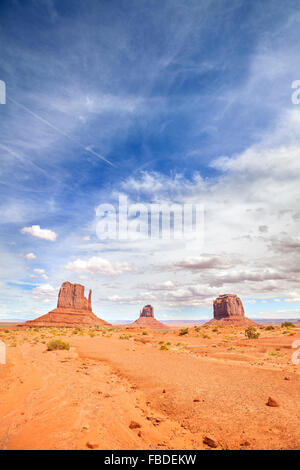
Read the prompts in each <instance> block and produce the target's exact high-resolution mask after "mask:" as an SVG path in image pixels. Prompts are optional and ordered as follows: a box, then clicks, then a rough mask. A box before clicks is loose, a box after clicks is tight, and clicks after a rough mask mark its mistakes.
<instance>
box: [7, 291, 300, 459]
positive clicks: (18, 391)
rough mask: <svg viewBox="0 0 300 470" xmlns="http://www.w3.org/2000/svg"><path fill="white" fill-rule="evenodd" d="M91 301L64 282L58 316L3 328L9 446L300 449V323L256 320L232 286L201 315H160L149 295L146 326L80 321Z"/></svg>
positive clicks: (143, 316) (143, 313)
mask: <svg viewBox="0 0 300 470" xmlns="http://www.w3.org/2000/svg"><path fill="white" fill-rule="evenodd" d="M78 292H79V294H78ZM85 300H86V299H85V297H84V288H83V286H81V287H78V285H72V284H71V283H63V285H62V288H61V290H60V294H59V298H58V305H60V307H58V308H60V309H61V310H60V313H57V311H56V316H55V317H54V318H53V324H51V322H50V323H48V324H47V322H45V323H44V326H41V320H40V319H37V320H36V321H32V322H28V323H25V324H20V325H18V326H7V325H6V326H5V327H4V328H2V329H1V330H0V339H1V340H2V341H4V342H5V344H6V346H7V363H6V364H5V365H0V416H1V420H0V448H1V449H104V450H108V449H115V450H122V449H123V450H124V449H126V450H131V449H146V450H167V449H168V450H169V449H175V450H177V449H188V450H191V449H207V450H211V449H219V450H221V449H247V450H249V449H294V450H295V449H299V448H300V432H299V419H300V400H299V398H300V373H299V372H300V368H299V365H297V364H293V362H292V360H291V355H292V353H293V352H294V351H293V349H292V348H291V344H292V342H293V341H295V340H296V339H300V328H299V326H298V327H297V326H295V325H293V324H290V323H289V322H287V323H286V324H283V325H282V326H278V325H275V326H273V325H271V324H269V325H258V324H255V323H254V322H252V321H250V320H248V319H247V318H246V317H245V316H244V312H243V306H242V303H241V301H240V299H239V298H238V297H237V296H235V295H222V296H220V297H219V298H218V299H216V300H215V303H214V312H215V316H214V319H213V320H212V321H211V322H208V323H206V324H204V325H201V326H197V325H195V326H193V327H184V326H182V325H181V327H177V328H176V327H173V328H172V329H169V328H168V327H166V326H164V325H162V324H159V322H157V324H156V321H155V318H154V309H153V307H152V306H151V305H148V306H146V307H145V308H143V309H141V311H140V319H142V325H141V326H140V325H139V323H138V322H134V323H132V324H129V325H122V326H120V325H109V324H106V323H104V322H103V321H101V320H100V319H98V320H95V318H97V317H96V316H95V318H94V321H96V323H94V324H93V325H88V324H85V322H84V319H83V318H82V317H81V321H82V324H81V325H79V324H78V317H76V308H78V310H79V311H80V314H81V315H82V311H84V310H83V309H82V306H83V305H85V304H86V302H85ZM74 304H75V307H74ZM76 304H77V307H76ZM68 308H69V309H70V311H69V313H67V310H68ZM90 310H91V294H90V297H89V302H88V303H87V305H86V310H85V313H84V314H83V315H87V317H88V318H90ZM70 312H71V313H70ZM50 313H51V312H50ZM48 315H49V314H48ZM57 315H58V316H57ZM59 316H61V320H62V321H63V322H65V321H66V318H67V317H69V319H70V318H71V319H72V317H73V318H74V325H73V326H71V325H70V323H69V325H68V327H62V326H60V322H58V324H55V322H57V321H58V319H59ZM43 318H46V319H49V317H47V316H44V317H43ZM97 322H98V324H97ZM147 322H148V323H147ZM35 323H36V324H35ZM254 325H255V326H254ZM153 326H154V327H153ZM157 326H158V327H160V326H162V328H157ZM249 328H250V330H249ZM247 332H248V333H247Z"/></svg>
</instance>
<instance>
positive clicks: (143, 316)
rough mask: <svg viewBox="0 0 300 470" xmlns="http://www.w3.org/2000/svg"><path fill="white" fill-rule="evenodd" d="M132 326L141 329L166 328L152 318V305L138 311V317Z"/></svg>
mask: <svg viewBox="0 0 300 470" xmlns="http://www.w3.org/2000/svg"><path fill="white" fill-rule="evenodd" d="M132 325H133V326H141V327H143V328H157V329H165V328H167V326H166V325H164V324H163V323H161V322H159V321H158V320H156V318H154V308H153V307H152V305H145V307H143V309H142V310H141V311H140V317H139V318H138V319H137V320H136V321H135V322H133V323H132Z"/></svg>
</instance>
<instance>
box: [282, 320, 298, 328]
mask: <svg viewBox="0 0 300 470" xmlns="http://www.w3.org/2000/svg"><path fill="white" fill-rule="evenodd" d="M294 327H295V325H294V323H292V322H291V321H284V322H283V323H281V328H294Z"/></svg>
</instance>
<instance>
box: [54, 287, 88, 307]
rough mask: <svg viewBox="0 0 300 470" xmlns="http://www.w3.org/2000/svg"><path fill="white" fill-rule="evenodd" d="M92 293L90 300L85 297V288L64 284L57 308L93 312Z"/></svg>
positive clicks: (60, 291)
mask: <svg viewBox="0 0 300 470" xmlns="http://www.w3.org/2000/svg"><path fill="white" fill-rule="evenodd" d="M91 299H92V291H91V290H90V291H89V298H88V299H86V298H85V297H84V286H82V285H81V284H71V282H63V283H62V285H61V288H60V290H59V294H58V301H57V308H75V309H79V310H89V311H90V312H91V311H92V301H91Z"/></svg>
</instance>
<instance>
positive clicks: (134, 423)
mask: <svg viewBox="0 0 300 470" xmlns="http://www.w3.org/2000/svg"><path fill="white" fill-rule="evenodd" d="M129 428H130V429H138V428H141V425H140V424H139V423H137V422H136V421H131V423H130V424H129Z"/></svg>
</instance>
